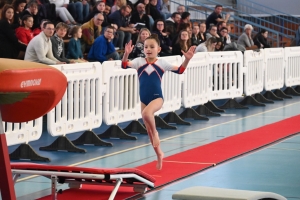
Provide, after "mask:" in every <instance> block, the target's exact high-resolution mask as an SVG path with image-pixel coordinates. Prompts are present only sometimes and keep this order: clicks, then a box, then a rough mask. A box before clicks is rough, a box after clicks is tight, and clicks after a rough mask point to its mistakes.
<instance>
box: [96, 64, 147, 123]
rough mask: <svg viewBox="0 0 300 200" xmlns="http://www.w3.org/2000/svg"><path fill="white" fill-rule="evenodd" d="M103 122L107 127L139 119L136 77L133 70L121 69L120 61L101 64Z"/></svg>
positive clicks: (139, 107) (139, 110) (139, 109)
mask: <svg viewBox="0 0 300 200" xmlns="http://www.w3.org/2000/svg"><path fill="white" fill-rule="evenodd" d="M102 66H103V83H104V85H105V86H106V91H105V94H104V98H103V120H104V122H105V123H106V124H107V125H113V124H118V123H121V122H126V121H131V120H137V119H139V118H140V116H141V114H140V112H141V105H140V98H139V85H138V76H137V71H136V70H135V69H126V70H125V69H122V68H121V61H106V62H104V63H103V65H102Z"/></svg>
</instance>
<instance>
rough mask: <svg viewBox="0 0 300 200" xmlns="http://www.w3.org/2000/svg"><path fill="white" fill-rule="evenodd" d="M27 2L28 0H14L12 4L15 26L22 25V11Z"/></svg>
mask: <svg viewBox="0 0 300 200" xmlns="http://www.w3.org/2000/svg"><path fill="white" fill-rule="evenodd" d="M26 4H27V1H26V0H14V1H13V2H12V6H13V8H14V11H15V13H14V21H13V28H18V27H19V26H20V25H21V23H20V22H21V19H22V16H21V13H22V12H23V10H24V8H25V6H26Z"/></svg>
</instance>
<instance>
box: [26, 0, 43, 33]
mask: <svg viewBox="0 0 300 200" xmlns="http://www.w3.org/2000/svg"><path fill="white" fill-rule="evenodd" d="M23 15H32V17H33V25H32V30H33V32H35V31H37V33H39V31H38V30H35V29H39V27H40V24H41V22H42V20H43V19H42V17H41V16H40V15H39V14H38V3H37V2H36V1H35V0H31V1H29V2H28V4H27V9H26V10H24V11H23V13H22V16H23Z"/></svg>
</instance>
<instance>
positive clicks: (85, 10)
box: [55, 0, 90, 24]
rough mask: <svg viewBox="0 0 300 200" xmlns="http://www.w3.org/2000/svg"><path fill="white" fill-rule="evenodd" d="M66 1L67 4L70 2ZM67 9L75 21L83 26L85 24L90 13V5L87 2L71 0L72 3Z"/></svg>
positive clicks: (84, 0)
mask: <svg viewBox="0 0 300 200" xmlns="http://www.w3.org/2000/svg"><path fill="white" fill-rule="evenodd" d="M55 1H57V0H55ZM65 1H66V4H68V3H69V2H68V1H69V0H65ZM67 8H68V10H69V11H70V13H71V15H72V16H73V18H74V19H75V21H77V22H79V23H81V24H82V23H83V22H84V20H85V19H86V18H87V16H88V15H89V12H90V5H89V4H88V3H87V0H71V2H70V3H69V4H68V5H67Z"/></svg>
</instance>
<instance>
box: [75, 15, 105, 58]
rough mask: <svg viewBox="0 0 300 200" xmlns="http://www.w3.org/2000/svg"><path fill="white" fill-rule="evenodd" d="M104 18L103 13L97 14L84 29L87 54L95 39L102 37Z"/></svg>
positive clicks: (83, 37) (84, 25) (82, 27)
mask: <svg viewBox="0 0 300 200" xmlns="http://www.w3.org/2000/svg"><path fill="white" fill-rule="evenodd" d="M103 21H104V16H103V14H101V13H98V14H95V16H94V18H92V19H91V20H90V21H88V22H86V23H84V24H83V25H82V26H81V29H82V41H83V43H84V50H85V52H89V50H90V48H91V46H92V44H93V43H94V41H95V39H96V38H97V37H98V36H100V35H101V31H102V23H103Z"/></svg>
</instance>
